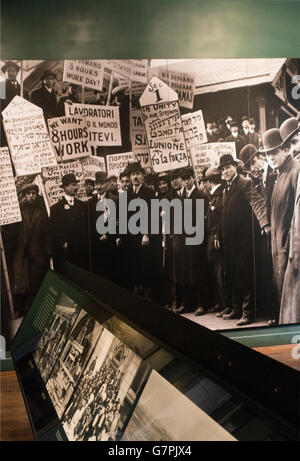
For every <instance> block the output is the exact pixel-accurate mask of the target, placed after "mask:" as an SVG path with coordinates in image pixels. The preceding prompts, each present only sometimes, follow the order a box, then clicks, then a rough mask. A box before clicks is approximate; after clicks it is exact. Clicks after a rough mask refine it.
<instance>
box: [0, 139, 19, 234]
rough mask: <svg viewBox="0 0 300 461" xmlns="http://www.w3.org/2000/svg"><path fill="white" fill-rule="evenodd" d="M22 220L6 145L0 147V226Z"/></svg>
mask: <svg viewBox="0 0 300 461" xmlns="http://www.w3.org/2000/svg"><path fill="white" fill-rule="evenodd" d="M19 221H22V217H21V211H20V206H19V201H18V196H17V190H16V185H15V181H14V175H13V171H12V165H11V161H10V156H9V151H8V148H7V147H2V148H1V149H0V226H5V225H6V224H12V223H15V222H19Z"/></svg>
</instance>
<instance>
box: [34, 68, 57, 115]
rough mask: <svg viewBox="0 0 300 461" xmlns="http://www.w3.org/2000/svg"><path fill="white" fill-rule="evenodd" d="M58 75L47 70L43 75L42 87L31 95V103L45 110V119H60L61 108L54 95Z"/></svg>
mask: <svg viewBox="0 0 300 461" xmlns="http://www.w3.org/2000/svg"><path fill="white" fill-rule="evenodd" d="M55 79H56V74H55V73H54V72H52V71H51V70H46V71H45V72H43V74H42V75H41V82H42V86H41V87H40V88H38V89H37V90H35V91H33V92H32V94H31V102H32V104H35V105H36V106H39V107H41V108H42V109H43V112H44V117H45V119H46V120H47V119H48V118H53V117H59V115H60V108H59V105H58V103H57V100H56V96H55V94H54V85H55Z"/></svg>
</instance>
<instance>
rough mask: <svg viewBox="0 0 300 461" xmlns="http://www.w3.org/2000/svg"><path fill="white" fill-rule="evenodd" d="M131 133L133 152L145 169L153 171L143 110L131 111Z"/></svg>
mask: <svg viewBox="0 0 300 461" xmlns="http://www.w3.org/2000/svg"><path fill="white" fill-rule="evenodd" d="M130 132H131V145H132V152H133V154H134V157H135V159H136V161H137V162H139V163H140V164H141V166H142V167H143V168H146V169H151V168H152V165H151V160H150V153H149V148H148V144H147V137H146V131H145V127H144V123H143V116H142V111H141V110H134V109H132V110H131V111H130Z"/></svg>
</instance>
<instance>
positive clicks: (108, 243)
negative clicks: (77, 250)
mask: <svg viewBox="0 0 300 461" xmlns="http://www.w3.org/2000/svg"><path fill="white" fill-rule="evenodd" d="M108 186H109V178H108V177H107V174H106V173H105V172H103V171H97V173H96V175H95V190H96V193H95V194H94V195H93V197H92V198H90V199H89V200H88V202H87V213H88V222H89V255H90V262H91V270H92V272H94V273H95V274H97V275H101V276H102V277H104V278H107V279H110V280H112V279H113V275H114V274H113V269H114V265H115V264H114V262H115V250H116V245H115V240H116V238H117V236H116V235H109V234H102V235H101V234H99V233H98V232H97V229H96V223H97V219H98V218H99V217H100V216H101V215H103V213H104V221H105V220H106V219H107V218H108V216H109V201H108V200H113V201H114V202H115V203H116V204H117V202H118V197H117V195H116V194H114V193H113V191H110V190H109V187H108ZM99 201H100V202H101V203H102V204H103V209H104V211H97V210H96V207H97V203H98V202H99Z"/></svg>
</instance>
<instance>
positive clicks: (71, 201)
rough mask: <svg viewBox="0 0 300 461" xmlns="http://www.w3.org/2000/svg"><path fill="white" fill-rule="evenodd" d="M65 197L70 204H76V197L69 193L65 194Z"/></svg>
mask: <svg viewBox="0 0 300 461" xmlns="http://www.w3.org/2000/svg"><path fill="white" fill-rule="evenodd" d="M64 197H65V199H66V201H67V202H68V204H69V205H71V206H73V205H74V197H72V196H71V195H68V194H64Z"/></svg>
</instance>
